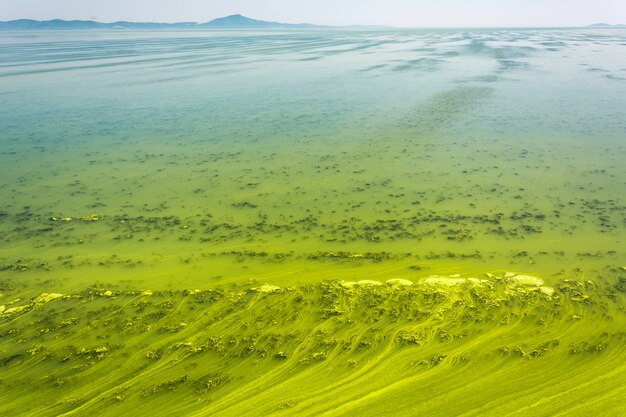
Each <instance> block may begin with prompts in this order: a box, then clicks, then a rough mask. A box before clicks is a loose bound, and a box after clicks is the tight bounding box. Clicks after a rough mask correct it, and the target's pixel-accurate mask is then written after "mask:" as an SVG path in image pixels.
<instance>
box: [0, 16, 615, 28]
mask: <svg viewBox="0 0 626 417" xmlns="http://www.w3.org/2000/svg"><path fill="white" fill-rule="evenodd" d="M624 28H626V25H624V24H620V25H609V24H606V23H594V24H592V25H588V26H480V27H478V26H476V27H452V26H449V27H446V26H441V27H394V26H381V25H348V26H324V25H314V24H310V23H297V24H293V23H280V22H270V21H264V20H256V19H251V18H249V17H245V16H242V15H232V16H226V17H221V18H218V19H214V20H211V21H209V22H205V23H198V22H175V23H162V22H127V21H117V22H110V23H104V22H98V21H95V20H63V19H53V20H33V19H17V20H9V21H0V30H2V31H6V30H245V29H368V30H372V29H373V30H410V29H418V30H427V29H430V30H437V29H473V30H480V29H624Z"/></svg>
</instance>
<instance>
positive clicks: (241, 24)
mask: <svg viewBox="0 0 626 417" xmlns="http://www.w3.org/2000/svg"><path fill="white" fill-rule="evenodd" d="M314 27H323V26H316V25H312V24H309V23H302V24H291V23H279V22H268V21H264V20H256V19H251V18H249V17H245V16H242V15H240V14H235V15H232V16H226V17H220V18H219V19H214V20H211V21H210V22H206V23H197V22H178V23H157V22H124V21H121V22H113V23H102V22H96V21H94V20H61V19H54V20H32V19H19V20H10V21H7V22H0V30H36V29H43V30H77V29H273V28H314Z"/></svg>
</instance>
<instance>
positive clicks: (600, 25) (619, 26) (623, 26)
mask: <svg viewBox="0 0 626 417" xmlns="http://www.w3.org/2000/svg"><path fill="white" fill-rule="evenodd" d="M587 27H588V28H626V25H621V24H620V25H609V24H608V23H594V24H593V25H589V26H587Z"/></svg>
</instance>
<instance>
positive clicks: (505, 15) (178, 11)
mask: <svg viewBox="0 0 626 417" xmlns="http://www.w3.org/2000/svg"><path fill="white" fill-rule="evenodd" d="M232 14H242V15H244V16H248V17H251V18H254V19H259V20H269V21H277V22H283V23H312V24H317V25H333V26H344V25H386V26H397V27H481V26H491V27H493V26H516V27H520V26H586V25H589V24H593V23H600V22H602V23H608V24H623V23H626V2H624V1H622V0H599V1H596V2H593V3H592V2H589V1H587V0H543V1H540V0H509V1H507V2H502V1H499V0H474V1H472V2H470V1H467V0H445V1H442V2H433V1H431V0H391V1H387V2H382V1H377V0H342V1H341V2H340V3H339V4H337V2H336V1H330V0H319V1H317V2H315V3H312V2H306V1H302V0H272V1H269V0H215V1H212V2H211V3H210V4H207V3H206V2H205V1H202V0H187V1H186V2H185V5H184V6H182V7H181V5H180V4H176V3H174V2H172V1H170V0H135V1H133V2H132V3H131V4H129V3H128V2H126V1H123V0H109V1H107V2H106V3H103V2H99V1H96V0H81V1H79V0H57V1H55V2H54V3H53V4H52V2H50V1H48V0H20V1H19V2H17V1H16V0H0V21H7V20H15V19H35V20H51V19H64V20H97V21H100V22H114V21H121V20H124V21H135V22H164V23H173V22H184V21H193V22H206V21H210V20H212V19H215V18H219V17H224V16H227V15H232Z"/></svg>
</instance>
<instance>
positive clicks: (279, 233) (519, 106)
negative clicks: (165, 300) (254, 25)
mask: <svg viewBox="0 0 626 417" xmlns="http://www.w3.org/2000/svg"><path fill="white" fill-rule="evenodd" d="M625 57H626V31H624V30H514V29H506V30H505V29H502V30H495V29H494V30H429V31H425V30H424V31H419V30H389V31H347V30H346V31H339V30H336V31H325V30H310V31H295V30H294V31H266V32H250V31H243V32H238V31H231V32H217V31H216V32H199V31H193V32H184V31H180V32H179V31H172V32H169V31H160V32H141V31H126V32H114V31H102V32H99V31H93V32H91V31H89V32H82V31H81V32H69V31H68V32H42V31H39V32H0V145H1V146H0V167H1V172H2V175H1V176H0V242H1V243H0V270H1V271H0V281H1V282H2V283H3V284H2V288H0V304H3V303H6V308H9V307H10V306H14V305H20V301H19V300H20V299H21V300H26V299H29V298H32V297H35V296H36V295H37V294H40V293H42V292H46V293H62V294H70V293H77V292H80V291H82V290H84V289H85V288H87V287H90V288H100V289H103V291H104V290H108V289H115V288H123V289H124V290H128V289H151V290H164V289H175V290H176V289H185V288H197V289H202V290H204V289H210V288H214V287H216V286H228V285H249V286H254V285H261V284H264V283H268V284H270V285H277V286H281V287H284V286H297V285H305V284H318V283H320V282H322V281H324V280H346V281H350V280H362V279H367V280H380V281H385V280H388V279H390V278H398V279H406V280H411V281H414V282H417V281H419V280H420V279H423V278H425V277H429V276H433V275H455V274H460V276H461V277H477V278H483V277H485V274H486V273H493V274H496V275H501V274H504V272H505V271H513V272H515V273H518V274H526V275H532V276H538V277H541V278H542V279H543V280H544V281H545V282H546V283H547V285H554V284H555V283H557V282H558V281H559V280H563V279H572V280H579V281H583V280H589V279H591V280H594V281H595V282H599V283H603V285H604V284H606V285H612V284H614V283H615V282H618V280H619V278H620V273H621V271H623V269H624V267H625V265H626V234H625V233H624V232H625V228H626V203H625V201H624V195H625V194H626V193H625V191H626V164H624V161H625V160H626V60H625ZM20 291H21V292H20ZM102 294H104V292H102V293H100V295H102ZM106 296H108V295H106ZM16 300H17V301H16ZM33 303H34V304H33V305H36V304H37V303H36V302H34V301H33ZM37 305H38V304H37ZM78 308H82V307H78ZM94 308H95V307H94ZM229 311H230V310H229ZM0 313H1V311H0ZM29 314H30V313H29ZM94 314H96V313H94ZM576 314H580V313H576ZM576 314H574V315H575V316H576ZM96 315H97V314H96ZM620 317H621V318H620V320H623V315H622V316H620ZM66 320H67V318H66ZM618 324H619V323H618ZM622 324H623V321H622ZM618 327H619V326H618ZM561 330H563V328H561ZM311 331H312V330H311ZM5 336H6V335H5ZM95 337H96V336H93V338H95ZM393 337H395V336H392V340H394V339H393ZM59 343H60V342H59ZM94 343H96V341H95V339H94ZM124 343H129V342H128V341H125V342H124ZM137 343H139V342H137ZM141 343H144V342H141ZM145 343H148V342H145ZM172 343H174V342H173V341H172ZM537 343H539V342H537ZM572 343H573V342H572ZM620 343H623V340H622V341H621V342H620ZM130 345H131V344H130V343H129V346H130ZM562 346H565V345H562ZM622 346H623V345H622ZM58 347H59V349H61V347H62V344H59V345H58ZM11 349H13V347H11V348H6V349H5V350H4V351H3V352H4V353H3V354H4V355H5V356H6V355H8V354H7V353H6V352H9V351H11ZM94 349H96V348H94ZM507 349H508V348H507ZM94 352H95V350H94ZM433 352H434V351H433ZM101 353H102V352H101ZM101 353H98V354H96V353H94V354H93V355H94V357H97V358H99V356H98V355H101ZM107 354H108V353H107ZM433 354H434V353H433ZM33 355H34V353H33ZM142 355H143V353H142ZM146 355H148V354H146ZM148 356H149V355H148ZM617 357H618V358H619V357H620V356H617ZM437 363H438V362H437ZM108 366H109V367H110V366H111V365H108ZM611 366H612V365H611ZM540 368H541V366H540ZM609 368H610V366H609ZM29 369H30V368H29ZM35 369H37V368H35ZM51 369H53V368H51ZM103 369H104V368H103ZM109 369H110V368H109ZM572 369H576V368H572ZM39 370H40V371H41V369H40V368H39ZM16 372H17V371H16ZM41 372H43V371H41ZM45 372H48V371H45ZM50 372H52V371H50ZM94 372H95V371H94ZM394 372H395V371H394ZM515 372H518V370H517V368H516V371H515ZM573 373H574V374H575V373H576V372H574V371H573ZM94 375H96V376H94V378H97V375H98V374H97V372H95V373H94ZM33 378H35V377H33ZM164 378H165V377H164ZM168 378H170V379H168V381H170V382H171V381H178V382H180V381H182V380H180V381H179V380H178V379H176V378H178V376H175V375H174V374H172V375H171V376H168ZM171 378H173V379H171ZM216 378H217V379H216ZM213 379H214V380H216V381H217V380H219V377H215V378H213ZM24 381H26V382H24V384H26V385H27V384H28V383H30V382H28V381H31V380H29V379H28V378H26V379H25V380H24ZM185 381H187V380H185ZM185 381H183V382H185ZM312 381H313V380H312ZM493 382H494V381H492V383H493ZM495 383H497V381H496V382H495ZM208 384H209V385H211V383H210V382H209V383H208ZM218 385H219V384H218ZM160 387H161V388H163V387H165V385H164V386H160ZM168 389H170V388H168ZM157 391H158V390H157ZM16 392H19V391H16ZM16 395H17V394H16ZM50 395H52V394H50ZM55 395H56V394H55ZM111 395H113V394H111ZM242 395H243V394H242ZM620 395H621V394H620ZM117 396H122V394H119V395H117V394H115V395H113V397H117ZM87 397H88V395H87V394H85V398H87ZM113 397H112V398H113ZM15 398H18V397H15ZM233 398H235V397H233ZM320 398H322V397H320ZM67 401H69V400H67ZM76 401H77V404H79V403H80V404H87V405H89V404H91V403H84V402H82V403H81V401H79V400H76ZM85 401H87V400H86V399H85ZM533 401H534V400H533ZM67 404H74V403H71V402H68V403H67ZM67 404H66V405H67ZM555 404H556V403H555ZM87 405H85V407H87ZM224 407H226V406H224ZM225 409H226V408H225ZM229 410H230V409H229ZM66 411H67V410H66ZM49 412H50V411H49ZM56 412H58V410H57V411H54V412H51V413H52V414H54V413H56ZM239 412H244V411H242V410H238V411H237V412H234V411H233V413H234V414H237V413H239ZM246 412H249V410H248V411H246ZM111 413H113V414H114V412H113V411H111ZM294 413H296V414H295V415H305V414H298V413H297V412H295V411H294ZM234 414H233V415H234ZM240 415H242V414H240ZM247 415H252V414H247ZM316 415H319V414H316ZM337 415H339V414H337ZM362 415H365V414H362ZM431 415H435V414H431ZM447 415H452V414H447ZM500 415H503V414H500ZM534 415H537V414H534Z"/></svg>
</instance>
